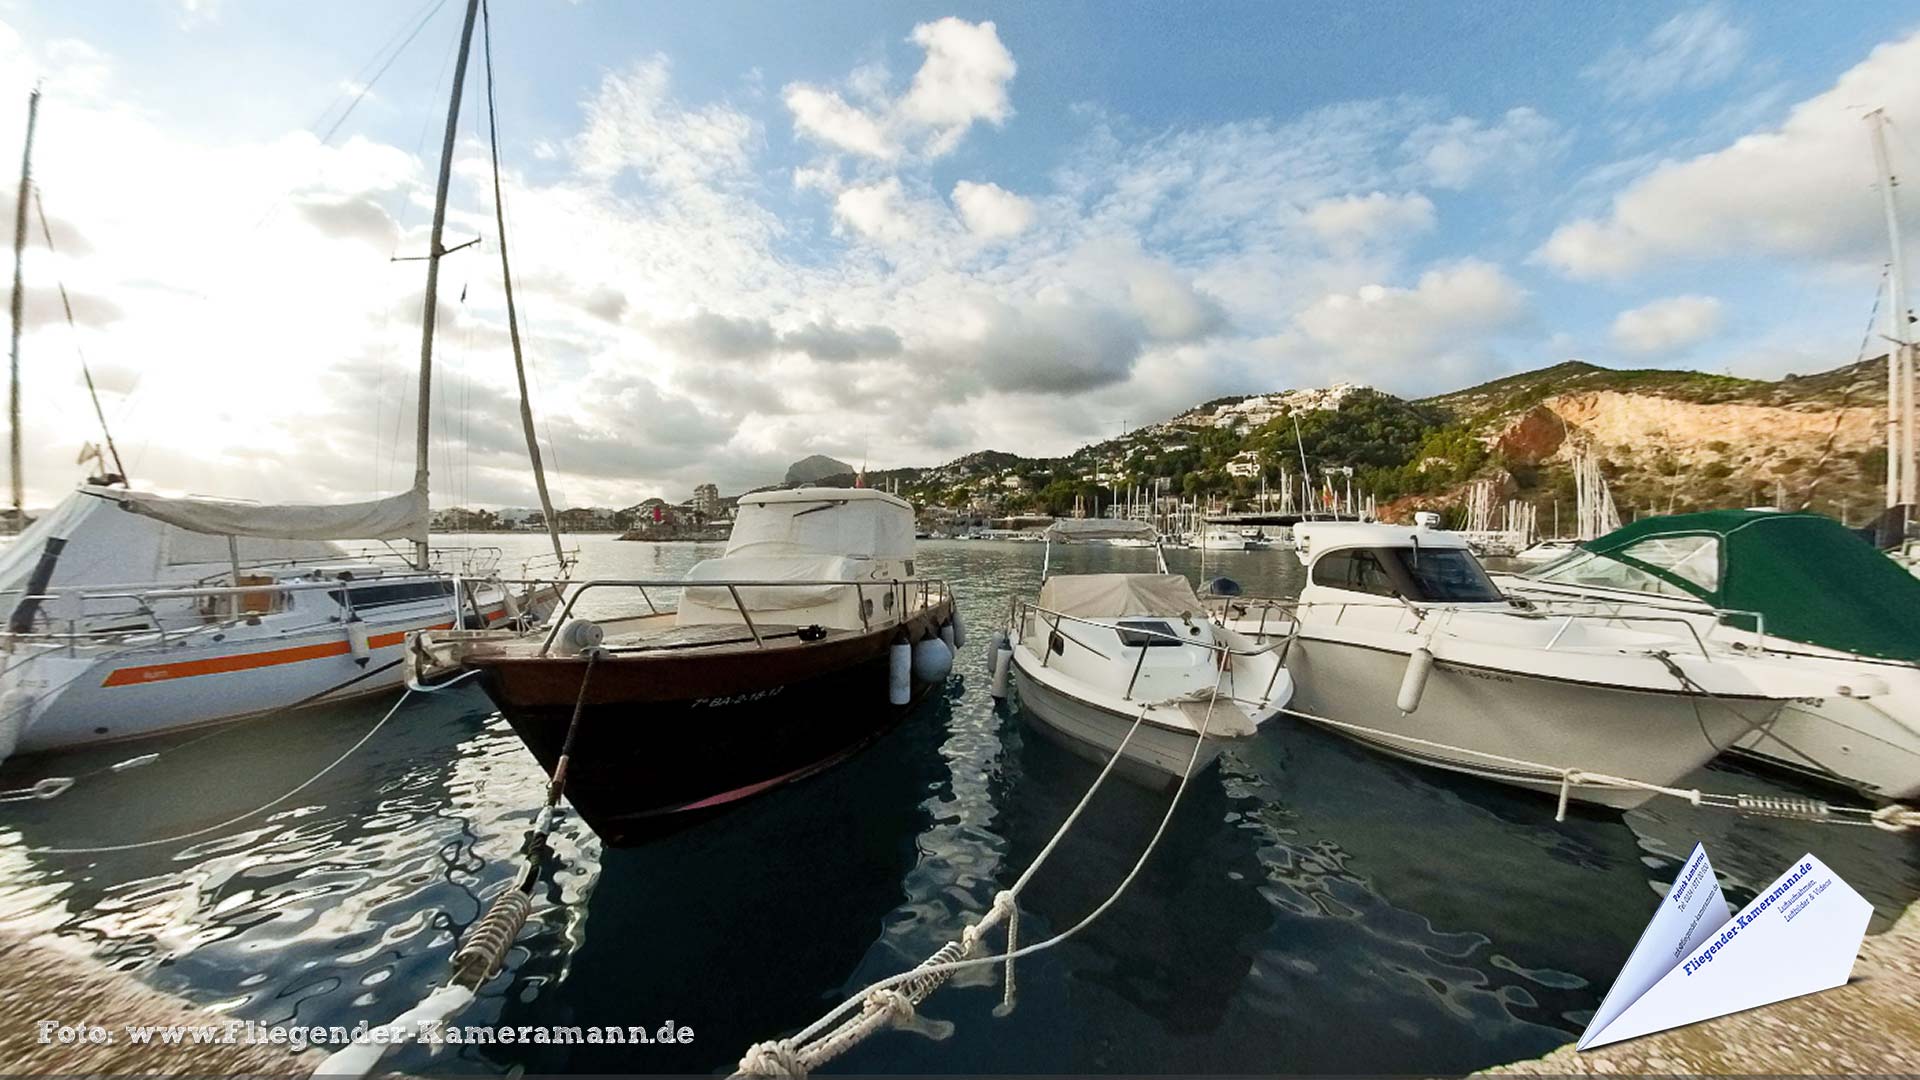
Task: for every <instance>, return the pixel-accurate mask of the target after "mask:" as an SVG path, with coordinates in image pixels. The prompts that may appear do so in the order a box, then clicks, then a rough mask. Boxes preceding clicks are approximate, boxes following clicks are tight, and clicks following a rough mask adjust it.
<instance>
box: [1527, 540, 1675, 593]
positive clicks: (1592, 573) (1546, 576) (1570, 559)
mask: <svg viewBox="0 0 1920 1080" xmlns="http://www.w3.org/2000/svg"><path fill="white" fill-rule="evenodd" d="M1527 576H1528V577H1530V578H1532V579H1533V580H1535V581H1547V582H1553V583H1555V584H1560V585H1592V586H1594V587H1596V588H1601V589H1621V590H1624V591H1627V592H1640V593H1651V594H1653V595H1656V596H1685V597H1688V598H1693V594H1691V593H1689V592H1687V591H1686V590H1685V589H1682V588H1681V587H1680V586H1678V585H1675V584H1674V583H1673V582H1671V581H1667V580H1666V579H1664V578H1660V577H1657V576H1655V575H1653V574H1649V573H1648V572H1646V571H1645V570H1642V569H1640V568H1639V567H1637V566H1629V565H1628V564H1626V563H1623V562H1620V561H1619V560H1617V559H1612V558H1608V557H1607V556H1605V555H1595V554H1594V553H1593V552H1591V551H1576V552H1574V553H1573V554H1571V555H1568V556H1567V557H1566V558H1564V559H1560V560H1558V561H1556V562H1552V563H1548V564H1547V565H1545V566H1543V567H1541V568H1540V569H1538V570H1536V571H1534V572H1533V573H1531V574H1528V575H1527Z"/></svg>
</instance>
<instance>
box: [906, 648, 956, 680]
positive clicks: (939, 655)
mask: <svg viewBox="0 0 1920 1080" xmlns="http://www.w3.org/2000/svg"><path fill="white" fill-rule="evenodd" d="M952 671H953V650H952V649H950V648H948V647H947V642H946V639H945V638H937V637H930V638H926V639H924V640H922V641H921V642H920V644H918V645H915V646H914V647H913V678H914V681H915V682H923V683H942V682H945V681H946V680H947V675H948V673H950V672H952Z"/></svg>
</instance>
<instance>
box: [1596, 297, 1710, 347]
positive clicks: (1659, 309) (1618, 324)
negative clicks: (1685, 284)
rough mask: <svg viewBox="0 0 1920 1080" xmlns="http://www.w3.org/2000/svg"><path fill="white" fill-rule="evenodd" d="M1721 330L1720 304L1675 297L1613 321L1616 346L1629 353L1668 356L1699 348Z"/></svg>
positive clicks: (1620, 316)
mask: <svg viewBox="0 0 1920 1080" xmlns="http://www.w3.org/2000/svg"><path fill="white" fill-rule="evenodd" d="M1719 330H1720V301H1719V300H1717V299H1715V298H1713V297H1711V296H1675V297H1672V298H1671V299H1667V300H1656V301H1654V302H1653V303H1651V304H1647V305H1645V306H1643V307H1637V308H1634V309H1632V310H1630V311H1623V312H1621V313H1620V315H1619V317H1618V318H1616V319H1614V320H1613V328H1612V330H1611V331H1610V333H1611V336H1612V338H1613V343H1614V344H1615V345H1617V346H1619V347H1620V348H1622V349H1625V350H1627V351H1628V352H1635V353H1664V352H1672V351H1674V350H1677V349H1684V348H1687V347H1688V346H1691V345H1697V344H1699V343H1700V342H1702V341H1705V340H1706V339H1708V338H1710V337H1712V336H1713V335H1714V334H1716V333H1718V332H1719Z"/></svg>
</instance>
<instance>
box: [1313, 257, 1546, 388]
mask: <svg viewBox="0 0 1920 1080" xmlns="http://www.w3.org/2000/svg"><path fill="white" fill-rule="evenodd" d="M1526 311H1527V294H1526V290H1524V289H1522V288H1521V287H1520V286H1519V284H1518V283H1516V282H1515V281H1514V280H1513V279H1512V278H1509V277H1508V276H1507V275H1506V274H1505V273H1503V272H1501V270H1500V268H1499V267H1497V266H1494V265H1492V264H1490V263H1485V262H1480V261H1478V260H1473V259H1468V260H1463V261H1461V262H1457V263H1454V264H1451V265H1448V266H1442V267H1436V268H1435V269H1432V270H1429V271H1427V272H1426V273H1424V274H1422V275H1420V280H1419V281H1418V282H1417V283H1416V284H1415V285H1414V287H1412V288H1410V289H1409V288H1399V287H1395V286H1389V285H1377V284H1376V285H1365V286H1362V287H1361V288H1359V289H1356V290H1354V291H1353V292H1350V293H1335V294H1332V295H1329V296H1324V297H1322V298H1320V299H1319V300H1318V301H1316V302H1315V303H1313V304H1312V305H1310V306H1308V307H1307V308H1306V309H1305V310H1304V311H1302V312H1301V313H1300V315H1299V318H1298V319H1297V320H1296V322H1297V324H1298V326H1299V329H1300V330H1301V332H1302V333H1303V334H1304V335H1305V336H1306V338H1307V339H1308V340H1309V341H1310V342H1312V343H1313V344H1315V345H1317V346H1319V347H1321V348H1322V349H1323V350H1329V351H1331V352H1333V353H1335V354H1337V355H1339V356H1341V357H1344V358H1346V359H1347V360H1349V361H1351V362H1352V363H1355V364H1365V365H1368V366H1367V368H1366V370H1367V371H1368V375H1369V378H1370V379H1377V378H1378V377H1379V374H1380V373H1384V372H1390V371H1392V370H1393V369H1394V367H1395V366H1396V365H1400V364H1404V363H1406V362H1408V361H1412V360H1416V359H1419V358H1422V357H1426V356H1431V355H1435V354H1439V353H1442V352H1445V351H1447V350H1450V349H1454V348H1458V347H1460V346H1463V345H1471V344H1474V343H1476V342H1477V341H1478V340H1479V339H1481V338H1483V337H1485V336H1487V335H1491V334H1494V333H1497V332H1499V331H1501V330H1504V329H1507V328H1509V327H1512V326H1513V325H1515V324H1516V323H1517V322H1518V321H1519V320H1520V319H1521V318H1522V317H1523V316H1524V315H1525V314H1526Z"/></svg>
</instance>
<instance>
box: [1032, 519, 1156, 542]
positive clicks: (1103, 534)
mask: <svg viewBox="0 0 1920 1080" xmlns="http://www.w3.org/2000/svg"><path fill="white" fill-rule="evenodd" d="M1046 535H1047V539H1049V540H1057V541H1059V542H1061V543H1063V544H1072V543H1077V542H1084V541H1088V540H1155V539H1158V538H1159V536H1160V533H1159V532H1158V531H1157V530H1155V529H1154V527H1153V526H1152V525H1150V524H1148V523H1147V522H1144V521H1130V520H1127V519H1125V518H1118V519H1113V518H1098V519H1096V518H1087V519H1081V518H1061V519H1060V520H1059V521H1056V522H1054V523H1053V524H1051V525H1049V526H1047V534H1046Z"/></svg>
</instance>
